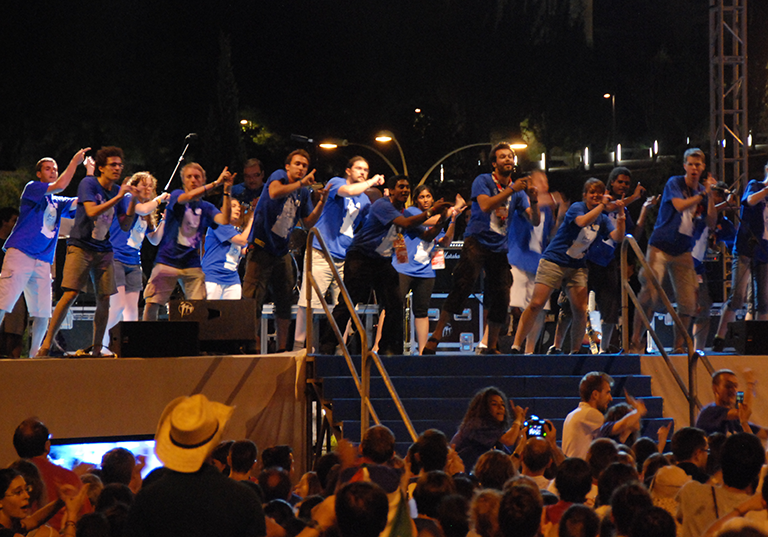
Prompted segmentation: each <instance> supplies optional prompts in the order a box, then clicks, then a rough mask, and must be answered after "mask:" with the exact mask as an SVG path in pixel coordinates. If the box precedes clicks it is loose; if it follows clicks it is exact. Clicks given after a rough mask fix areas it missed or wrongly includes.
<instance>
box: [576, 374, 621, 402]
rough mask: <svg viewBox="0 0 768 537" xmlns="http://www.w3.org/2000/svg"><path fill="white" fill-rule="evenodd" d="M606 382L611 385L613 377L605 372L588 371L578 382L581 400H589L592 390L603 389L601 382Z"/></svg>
mask: <svg viewBox="0 0 768 537" xmlns="http://www.w3.org/2000/svg"><path fill="white" fill-rule="evenodd" d="M604 382H607V383H608V386H610V387H613V379H612V378H611V376H610V375H608V374H607V373H603V372H601V371H590V372H589V373H587V374H586V375H584V376H583V377H582V378H581V382H579V395H580V396H581V400H582V401H585V402H587V401H589V398H590V397H592V392H594V391H598V392H599V391H600V390H602V389H603V383H604Z"/></svg>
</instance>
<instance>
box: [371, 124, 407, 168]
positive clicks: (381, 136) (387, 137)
mask: <svg viewBox="0 0 768 537" xmlns="http://www.w3.org/2000/svg"><path fill="white" fill-rule="evenodd" d="M376 141H377V142H381V143H384V144H386V143H389V142H395V145H396V146H397V149H398V151H400V160H402V162H403V175H406V176H407V175H408V165H407V164H406V163H405V153H403V148H402V146H400V142H398V141H397V138H395V135H394V134H392V133H391V132H390V131H381V132H379V133H378V134H377V135H376Z"/></svg>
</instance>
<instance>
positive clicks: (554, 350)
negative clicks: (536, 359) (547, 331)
mask: <svg viewBox="0 0 768 537" xmlns="http://www.w3.org/2000/svg"><path fill="white" fill-rule="evenodd" d="M547 354H563V349H558V348H557V347H555V346H554V345H552V346H551V347H550V348H549V350H547Z"/></svg>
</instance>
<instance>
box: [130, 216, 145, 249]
mask: <svg viewBox="0 0 768 537" xmlns="http://www.w3.org/2000/svg"><path fill="white" fill-rule="evenodd" d="M146 233H147V221H146V220H144V218H142V217H141V216H137V217H136V223H135V224H134V225H133V227H132V228H131V232H130V233H129V234H128V240H127V241H126V244H127V245H128V246H129V247H130V248H133V249H134V250H141V243H142V242H144V235H146Z"/></svg>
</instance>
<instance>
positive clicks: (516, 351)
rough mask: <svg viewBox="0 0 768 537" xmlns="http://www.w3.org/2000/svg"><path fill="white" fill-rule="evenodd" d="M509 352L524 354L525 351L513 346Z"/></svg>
mask: <svg viewBox="0 0 768 537" xmlns="http://www.w3.org/2000/svg"><path fill="white" fill-rule="evenodd" d="M509 354H523V351H521V350H520V349H516V348H514V347H512V348H511V349H509Z"/></svg>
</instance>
